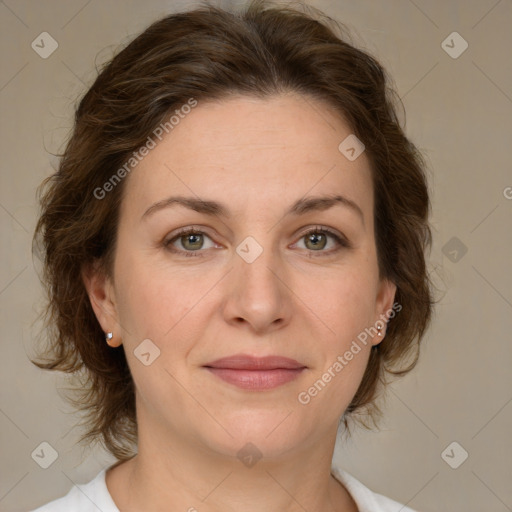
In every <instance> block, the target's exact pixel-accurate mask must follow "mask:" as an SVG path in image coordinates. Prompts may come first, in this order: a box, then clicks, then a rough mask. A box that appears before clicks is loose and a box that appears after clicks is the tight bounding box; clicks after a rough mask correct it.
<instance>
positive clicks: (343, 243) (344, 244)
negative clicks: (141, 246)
mask: <svg viewBox="0 0 512 512" xmlns="http://www.w3.org/2000/svg"><path fill="white" fill-rule="evenodd" d="M313 233H322V234H325V235H328V236H330V237H332V238H334V240H335V241H336V243H337V244H338V245H339V247H337V248H335V249H331V250H330V251H312V250H309V252H310V254H311V256H312V257H322V256H330V255H332V254H334V253H336V252H338V251H340V250H341V249H350V248H351V247H352V246H351V245H350V243H349V242H348V241H347V240H346V239H345V238H343V237H341V236H339V235H338V234H337V233H335V232H334V231H332V230H330V229H329V228H325V227H322V226H316V227H314V228H311V229H309V230H308V231H306V232H305V233H302V235H301V236H300V237H299V240H300V239H303V238H305V237H307V236H309V235H311V234H313ZM186 235H206V236H207V237H208V238H210V239H211V237H209V236H208V234H207V233H205V232H204V231H201V230H198V229H195V228H190V227H189V228H184V229H182V230H180V231H179V232H178V233H176V234H175V235H174V236H173V237H172V238H170V239H168V240H165V241H164V243H163V245H164V247H165V248H166V249H167V250H169V251H170V252H172V253H175V254H180V255H183V256H185V257H203V256H204V254H202V253H203V252H204V250H201V249H199V250H197V251H183V250H180V249H175V248H174V247H173V245H172V244H173V242H175V241H176V240H178V239H180V238H181V237H184V236H186ZM315 253H318V254H315Z"/></svg>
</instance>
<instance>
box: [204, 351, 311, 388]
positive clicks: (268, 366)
mask: <svg viewBox="0 0 512 512" xmlns="http://www.w3.org/2000/svg"><path fill="white" fill-rule="evenodd" d="M204 368H206V369H207V370H208V371H209V372H210V373H212V374H213V375H215V376H216V377H218V378H220V379H222V380H223V381H225V382H228V383H229V384H233V385H235V386H237V387H239V388H242V389H247V390H252V391H263V390H267V389H273V388H276V387H278V386H282V385H283V384H286V383H288V382H291V381H292V380H295V379H296V378H297V377H298V376H299V375H300V374H301V373H302V372H303V371H304V370H305V369H306V368H307V367H306V366H305V365H304V364H301V363H299V362H298V361H295V360H294V359H290V358H288V357H280V356H267V357H252V356H246V355H243V354H240V355H235V356H231V357H225V358H222V359H218V360H216V361H213V362H211V363H208V364H206V365H204Z"/></svg>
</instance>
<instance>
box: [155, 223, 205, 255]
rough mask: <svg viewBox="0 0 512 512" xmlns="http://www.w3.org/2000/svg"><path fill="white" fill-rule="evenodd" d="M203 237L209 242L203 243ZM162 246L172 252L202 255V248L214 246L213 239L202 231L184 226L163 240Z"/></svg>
mask: <svg viewBox="0 0 512 512" xmlns="http://www.w3.org/2000/svg"><path fill="white" fill-rule="evenodd" d="M205 239H206V240H209V241H210V244H206V245H205ZM164 246H165V247H166V248H167V249H169V250H170V251H171V252H174V253H181V254H183V255H184V256H203V255H202V254H201V252H203V250H204V249H211V248H212V247H215V244H214V242H213V240H212V239H211V238H210V237H209V236H208V235H207V234H206V233H204V232H203V231H200V230H198V229H195V228H185V229H182V230H181V231H179V232H178V233H176V234H175V235H174V236H173V237H172V238H169V239H167V240H165V241H164Z"/></svg>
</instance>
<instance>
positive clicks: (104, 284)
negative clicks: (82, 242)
mask: <svg viewBox="0 0 512 512" xmlns="http://www.w3.org/2000/svg"><path fill="white" fill-rule="evenodd" d="M82 281H83V282H84V286H85V289H86V290H87V295H88V296H89V300H90V301H91V306H92V309H93V310H94V314H95V315H96V318H97V319H98V322H99V324H100V325H101V328H102V329H103V332H105V333H107V332H112V333H113V337H112V338H111V339H110V340H108V341H107V343H108V344H109V345H110V346H111V347H119V345H121V343H122V339H121V330H120V328H119V321H118V313H117V307H116V300H115V292H114V286H113V284H112V282H111V279H110V278H109V277H107V276H106V275H105V273H104V271H102V270H101V268H100V265H99V262H97V261H96V262H94V263H92V264H89V265H86V266H84V267H83V268H82Z"/></svg>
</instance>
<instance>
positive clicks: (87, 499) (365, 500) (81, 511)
mask: <svg viewBox="0 0 512 512" xmlns="http://www.w3.org/2000/svg"><path fill="white" fill-rule="evenodd" d="M106 471H107V470H106V469H103V470H102V471H100V472H99V473H98V475H96V477H95V478H94V479H93V480H91V481H90V482H89V483H87V484H84V485H75V486H74V487H73V488H72V489H71V490H70V491H69V493H68V494H66V496H64V497H63V498H59V499H58V500H55V501H52V502H50V503H48V504H46V505H43V506H42V507H39V508H38V509H36V510H34V511H32V512H98V510H100V511H101V512H119V509H118V508H117V506H116V504H115V503H114V500H113V499H112V496H110V493H109V492H108V489H107V484H106V483H105V473H106ZM332 474H333V475H334V477H335V478H336V479H337V480H339V481H340V482H341V483H342V484H343V485H344V486H345V488H346V489H347V491H348V492H349V494H350V495H351V496H352V499H353V500H354V501H355V502H356V505H357V507H358V509H359V512H414V510H412V509H410V508H409V507H404V506H403V505H401V504H400V503H398V502H396V501H393V500H391V499H389V498H386V497H385V496H382V495H381V494H376V493H374V492H372V491H370V489H368V488H367V487H365V486H364V485H363V484H362V483H361V482H359V481H358V480H356V479H355V478H354V477H353V476H351V475H349V474H348V473H347V472H346V471H342V470H339V469H337V468H334V467H333V468H332Z"/></svg>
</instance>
